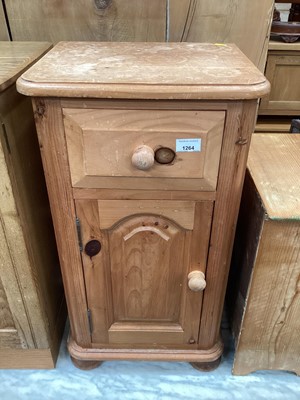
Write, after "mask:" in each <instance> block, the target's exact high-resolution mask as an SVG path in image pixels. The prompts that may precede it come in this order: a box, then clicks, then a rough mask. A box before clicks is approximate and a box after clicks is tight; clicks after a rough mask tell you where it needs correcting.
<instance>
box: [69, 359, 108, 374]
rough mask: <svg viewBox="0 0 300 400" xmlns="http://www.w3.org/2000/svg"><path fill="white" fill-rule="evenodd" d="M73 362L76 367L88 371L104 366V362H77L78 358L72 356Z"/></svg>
mask: <svg viewBox="0 0 300 400" xmlns="http://www.w3.org/2000/svg"><path fill="white" fill-rule="evenodd" d="M71 361H72V363H73V364H74V365H75V367H77V368H79V369H82V370H85V371H88V370H90V369H94V368H97V367H99V365H101V364H102V361H88V360H77V359H76V358H74V357H72V356H71Z"/></svg>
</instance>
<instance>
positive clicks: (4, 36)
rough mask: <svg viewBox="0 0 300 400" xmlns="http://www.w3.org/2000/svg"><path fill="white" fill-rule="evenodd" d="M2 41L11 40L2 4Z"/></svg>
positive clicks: (0, 27)
mask: <svg viewBox="0 0 300 400" xmlns="http://www.w3.org/2000/svg"><path fill="white" fill-rule="evenodd" d="M0 40H1V41H2V40H10V39H9V33H8V29H7V23H6V19H5V14H4V9H3V4H2V3H1V4H0Z"/></svg>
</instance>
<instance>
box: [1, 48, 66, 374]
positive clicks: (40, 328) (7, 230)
mask: <svg viewBox="0 0 300 400" xmlns="http://www.w3.org/2000/svg"><path fill="white" fill-rule="evenodd" d="M49 48H50V45H49V44H47V43H34V42H33V43H27V42H22V43H10V42H1V43H0V54H1V56H0V89H1V90H0V115H1V117H0V118H1V120H0V122H1V127H0V132H1V141H0V171H1V174H0V192H1V196H0V246H1V251H0V267H1V269H0V303H1V307H0V308H1V311H0V368H53V367H54V365H55V362H56V358H57V354H58V349H59V344H60V339H61V335H62V331H63V328H64V323H65V318H66V310H65V306H64V294H63V287H62V283H61V274H60V269H59V263H58V257H57V250H56V245H55V239H54V232H53V225H52V219H51V215H50V208H49V201H48V196H47V191H46V185H45V179H44V175H43V172H42V164H41V158H40V152H39V146H38V141H37V138H36V130H35V124H34V117H33V111H32V106H31V103H30V101H28V100H29V99H28V98H26V97H24V96H21V95H20V94H19V93H18V92H17V90H16V86H15V81H16V79H17V77H18V76H19V75H20V74H21V73H22V72H24V70H25V69H26V68H27V67H28V66H30V65H31V64H32V63H33V62H34V61H36V60H37V59H38V58H40V57H41V56H42V55H43V54H44V53H45V52H47V50H49Z"/></svg>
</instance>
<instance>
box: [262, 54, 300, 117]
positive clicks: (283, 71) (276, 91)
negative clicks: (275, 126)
mask: <svg viewBox="0 0 300 400" xmlns="http://www.w3.org/2000/svg"><path fill="white" fill-rule="evenodd" d="M265 73H266V77H267V78H268V80H269V81H270V82H271V85H272V86H271V91H270V93H269V95H268V96H267V97H266V98H265V99H262V101H261V104H260V107H259V114H261V115H298V114H299V112H300V87H299V85H298V84H295V82H299V81H300V55H299V50H294V51H290V50H288V48H287V50H279V51H277V50H269V53H268V59H267V65H266V72H265Z"/></svg>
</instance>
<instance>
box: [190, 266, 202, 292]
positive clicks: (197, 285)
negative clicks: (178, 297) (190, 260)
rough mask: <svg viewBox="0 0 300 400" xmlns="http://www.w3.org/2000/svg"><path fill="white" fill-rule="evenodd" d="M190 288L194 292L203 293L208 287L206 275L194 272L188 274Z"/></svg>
mask: <svg viewBox="0 0 300 400" xmlns="http://www.w3.org/2000/svg"><path fill="white" fill-rule="evenodd" d="M188 286H189V288H190V289H191V290H192V291H193V292H201V291H202V290H204V289H205V287H206V281H205V275H204V273H203V272H201V271H192V272H190V273H189V274H188Z"/></svg>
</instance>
